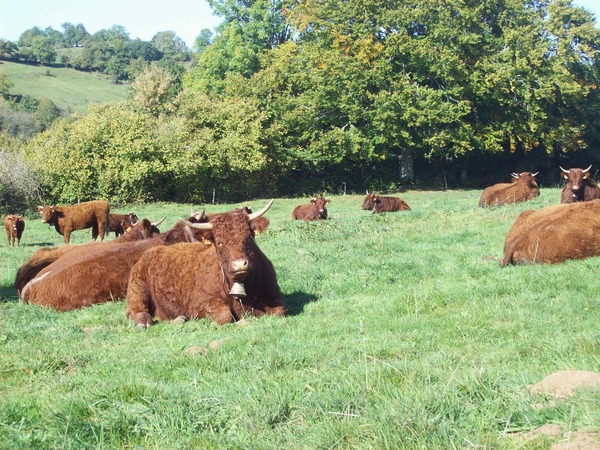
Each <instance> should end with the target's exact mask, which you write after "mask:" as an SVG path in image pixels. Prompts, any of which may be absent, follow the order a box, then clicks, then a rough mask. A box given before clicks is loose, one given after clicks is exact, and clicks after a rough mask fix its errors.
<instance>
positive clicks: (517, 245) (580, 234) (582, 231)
mask: <svg viewBox="0 0 600 450" xmlns="http://www.w3.org/2000/svg"><path fill="white" fill-rule="evenodd" d="M598 217H600V200H591V201H589V202H577V203H567V204H561V205H554V206H547V207H545V208H542V209H540V210H528V211H524V212H522V213H521V214H520V215H519V217H517V220H516V221H515V223H514V224H513V226H512V227H511V229H510V231H509V232H508V235H507V236H506V240H505V241H504V260H503V262H502V265H503V266H507V265H509V264H524V263H550V264H555V263H561V262H563V261H565V260H568V259H582V258H589V257H591V256H599V255H600V221H599V220H598Z"/></svg>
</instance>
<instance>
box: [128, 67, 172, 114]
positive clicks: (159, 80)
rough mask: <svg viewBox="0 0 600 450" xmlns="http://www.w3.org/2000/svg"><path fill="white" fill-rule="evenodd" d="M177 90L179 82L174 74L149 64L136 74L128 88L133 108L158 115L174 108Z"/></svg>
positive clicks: (169, 111) (170, 111)
mask: <svg viewBox="0 0 600 450" xmlns="http://www.w3.org/2000/svg"><path fill="white" fill-rule="evenodd" d="M179 91H180V83H179V81H178V79H177V77H176V76H175V75H173V74H171V73H169V72H168V71H167V70H165V69H162V68H160V67H158V66H157V65H151V66H149V67H148V68H147V69H145V70H144V71H143V72H141V73H139V74H138V75H137V76H136V78H135V80H134V81H133V83H132V84H131V88H130V89H129V96H130V101H131V103H132V104H133V105H134V106H135V108H137V109H138V110H140V111H143V112H144V113H147V114H150V115H151V116H153V117H159V116H160V115H161V114H168V113H172V112H174V111H175V110H176V108H177V104H178V94H179Z"/></svg>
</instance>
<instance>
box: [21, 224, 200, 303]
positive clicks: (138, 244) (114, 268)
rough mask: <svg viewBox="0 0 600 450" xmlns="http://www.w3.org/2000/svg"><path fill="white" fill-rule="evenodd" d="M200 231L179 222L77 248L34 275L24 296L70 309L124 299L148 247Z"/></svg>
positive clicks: (28, 300) (195, 239) (188, 239)
mask: <svg viewBox="0 0 600 450" xmlns="http://www.w3.org/2000/svg"><path fill="white" fill-rule="evenodd" d="M196 220H202V218H201V217H190V218H189V219H188V221H190V222H191V221H196ZM199 234H200V233H198V232H196V231H195V230H194V229H193V228H190V227H189V225H187V224H185V223H183V222H178V223H177V224H176V225H175V226H174V227H173V228H171V229H170V230H169V231H167V232H166V233H161V234H159V235H157V236H154V237H150V238H149V239H145V240H138V241H133V242H117V241H118V239H115V240H114V241H113V242H111V243H107V244H98V245H94V246H90V247H88V248H86V249H79V250H74V251H73V252H74V253H71V252H69V253H67V254H66V255H64V256H62V257H60V258H58V259H57V260H56V261H54V262H52V263H51V264H49V265H48V266H46V267H45V268H44V269H42V270H41V271H40V272H39V273H38V274H37V275H36V276H35V277H34V278H33V279H31V280H30V281H29V282H28V283H27V284H26V285H25V286H24V287H23V289H22V290H21V292H20V297H21V300H22V301H23V303H34V304H37V305H44V306H50V307H52V308H55V309H57V310H59V311H70V310H73V309H78V308H82V307H85V306H90V305H93V304H96V303H104V302H108V301H111V300H118V299H122V298H124V297H125V294H126V292H127V282H128V280H129V271H130V270H131V267H133V265H134V264H135V263H136V262H137V260H138V259H139V257H140V256H141V255H142V254H143V253H144V252H145V251H147V250H149V249H150V248H152V247H155V246H159V245H173V244H177V243H180V242H198V240H199V239H200V236H199ZM126 235H127V233H125V236H126ZM121 238H123V236H122V237H120V238H119V239H121Z"/></svg>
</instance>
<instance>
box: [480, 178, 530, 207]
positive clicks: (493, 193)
mask: <svg viewBox="0 0 600 450" xmlns="http://www.w3.org/2000/svg"><path fill="white" fill-rule="evenodd" d="M538 173H539V172H536V173H531V172H521V173H512V174H511V175H512V177H513V178H512V183H498V184H495V185H493V186H489V187H487V188H485V190H484V191H483V192H482V193H481V197H480V198H479V206H480V207H481V208H485V207H486V206H500V205H504V204H507V203H520V202H526V201H528V200H532V199H534V198H535V197H537V196H539V195H540V187H539V186H538V184H537V181H536V179H535V176H536V175H537V174H538Z"/></svg>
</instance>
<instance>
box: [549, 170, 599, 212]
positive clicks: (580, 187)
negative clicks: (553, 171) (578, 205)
mask: <svg viewBox="0 0 600 450" xmlns="http://www.w3.org/2000/svg"><path fill="white" fill-rule="evenodd" d="M558 167H560V166H558ZM591 168H592V166H590V167H588V168H587V169H569V170H565V169H563V168H562V167H560V170H561V176H562V177H563V178H564V179H565V180H567V184H566V185H565V187H564V188H563V190H562V191H561V193H560V202H561V203H574V202H589V201H590V200H595V199H597V198H600V188H599V187H598V184H596V182H595V181H594V180H592V179H591V178H590V169H591Z"/></svg>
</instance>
